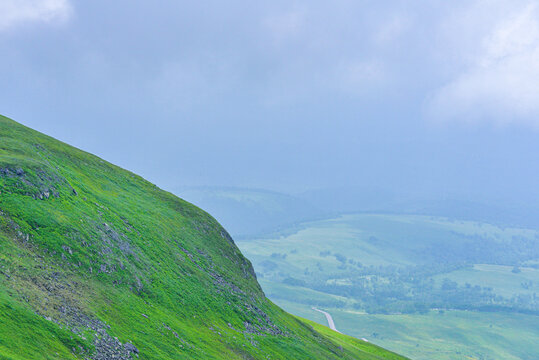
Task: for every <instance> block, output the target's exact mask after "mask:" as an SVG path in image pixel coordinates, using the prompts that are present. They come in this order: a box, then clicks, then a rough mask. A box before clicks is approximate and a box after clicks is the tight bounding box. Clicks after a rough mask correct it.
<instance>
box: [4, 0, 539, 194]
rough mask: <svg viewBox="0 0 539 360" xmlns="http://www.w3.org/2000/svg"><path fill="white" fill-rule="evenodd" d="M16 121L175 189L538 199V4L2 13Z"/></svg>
mask: <svg viewBox="0 0 539 360" xmlns="http://www.w3.org/2000/svg"><path fill="white" fill-rule="evenodd" d="M0 14H1V17H2V19H1V21H0V53H1V56H0V81H1V87H0V113H2V114H4V115H6V116H9V117H11V118H13V119H15V120H17V121H19V122H21V123H24V124H25V125H27V126H30V127H32V128H35V129H37V130H39V131H42V132H45V133H47V134H49V135H52V136H54V137H56V138H58V139H61V140H63V141H65V142H68V143H70V144H72V145H75V146H77V147H79V148H82V149H84V150H86V151H89V152H92V153H95V154H97V155H99V156H101V157H103V158H105V159H107V160H109V161H111V162H114V163H116V164H118V165H120V166H122V167H124V168H127V169H129V170H132V171H134V172H137V173H139V174H141V175H143V176H145V177H146V178H148V179H149V180H151V181H153V182H155V183H157V184H158V185H159V186H161V187H164V188H167V189H173V188H175V187H178V186H183V185H227V186H248V187H259V188H269V189H274V190H280V191H288V192H294V191H302V190H306V189H313V188H318V187H330V186H331V187H334V186H364V187H379V188H384V189H389V190H392V191H397V192H407V193H413V194H429V196H431V195H432V196H434V197H441V198H443V197H460V198H477V199H481V198H484V197H488V198H497V197H499V198H506V199H511V198H515V199H516V198H519V199H529V200H530V201H537V200H539V190H538V186H537V184H538V183H539V1H529V0H522V1H521V0H499V1H495V0H492V1H488V0H465V1H459V0H455V1H443V0H438V1H437V0H429V1H426V0H425V1H413V2H410V1H379V0H377V1H358V0H355V1H342V0H335V1H313V0H309V1H293V0H287V1H274V0H272V1H234V0H230V1H220V0H219V1H196V2H195V1H178V0H159V1H151V2H150V1H133V0H114V1H110V0H106V1H105V0H91V1H87V0H86V1H83V0H0Z"/></svg>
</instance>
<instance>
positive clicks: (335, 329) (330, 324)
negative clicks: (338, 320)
mask: <svg viewBox="0 0 539 360" xmlns="http://www.w3.org/2000/svg"><path fill="white" fill-rule="evenodd" d="M313 310H315V311H318V312H321V313H322V314H324V315H326V319H327V321H328V325H329V328H330V329H331V330H334V331H336V332H338V333H341V332H340V331H339V330H337V328H336V327H335V322H334V321H333V318H332V317H331V315H330V314H329V313H328V312H325V311H323V310H319V309H317V308H315V307H313Z"/></svg>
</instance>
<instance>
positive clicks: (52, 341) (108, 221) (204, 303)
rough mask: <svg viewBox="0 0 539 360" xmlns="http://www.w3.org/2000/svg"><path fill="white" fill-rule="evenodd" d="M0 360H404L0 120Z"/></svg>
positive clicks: (138, 196)
mask: <svg viewBox="0 0 539 360" xmlns="http://www.w3.org/2000/svg"><path fill="white" fill-rule="evenodd" d="M0 323H1V324H2V326H0V358H2V359H70V358H72V359H76V358H79V359H82V358H85V359H86V358H92V359H111V358H116V359H129V358H135V357H139V358H141V359H178V358H185V359H197V358H199V359H223V358H226V359H246V358H248V359H314V358H316V359H337V358H338V359H342V358H344V359H401V358H402V357H399V356H398V355H395V354H393V353H390V352H387V351H384V350H381V349H380V348H378V347H376V346H374V345H369V344H365V343H362V342H361V341H359V340H355V339H353V338H350V337H347V336H340V335H339V336H336V335H334V334H331V333H328V332H327V331H326V330H323V329H322V330H321V328H320V327H319V326H315V328H313V325H312V324H308V323H306V322H304V321H302V320H299V319H297V318H295V317H293V316H291V315H289V314H287V313H285V312H284V311H282V310H281V309H280V308H278V307H277V306H275V305H273V304H272V303H271V302H270V301H269V300H267V299H266V297H265V296H264V293H263V292H262V290H261V288H260V286H259V284H258V282H257V280H256V277H255V273H254V271H253V268H252V266H251V263H250V262H249V261H248V260H247V259H246V258H245V257H244V256H243V255H242V254H241V252H240V251H239V250H238V248H237V247H236V245H235V244H234V242H233V240H232V238H231V237H230V236H229V235H228V233H227V232H226V231H225V230H224V229H223V228H222V227H221V226H220V225H219V224H218V223H217V221H216V220H215V219H214V218H212V217H211V216H210V215H208V214H207V213H205V212H204V211H202V210H200V209H198V208H197V207H195V206H193V205H191V204H189V203H187V202H185V201H183V200H181V199H179V198H177V197H175V196H174V195H172V194H170V193H167V192H165V191H162V190H160V189H159V188H157V187H156V186H155V185H153V184H151V183H149V182H147V181H145V180H144V179H142V178H141V177H139V176H137V175H135V174H132V173H130V172H128V171H125V170H123V169H121V168H119V167H117V166H114V165H112V164H110V163H107V162H105V161H104V160H102V159H99V158H98V157H95V156H93V155H91V154H87V153H85V152H83V151H80V150H77V149H75V148H73V147H70V146H68V145H66V144H63V143H61V142H59V141H56V140H54V139H52V138H50V137H47V136H45V135H42V134H40V133H38V132H36V131H33V130H31V129H28V128H26V127H24V126H21V125H19V124H17V123H15V122H13V121H11V120H9V119H7V118H4V117H0Z"/></svg>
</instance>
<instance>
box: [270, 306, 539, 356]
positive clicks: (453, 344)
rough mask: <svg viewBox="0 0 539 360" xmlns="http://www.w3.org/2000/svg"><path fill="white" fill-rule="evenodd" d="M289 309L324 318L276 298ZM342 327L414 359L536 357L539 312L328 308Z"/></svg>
mask: <svg viewBox="0 0 539 360" xmlns="http://www.w3.org/2000/svg"><path fill="white" fill-rule="evenodd" d="M276 303H277V304H279V305H280V306H282V307H283V308H284V309H285V310H287V311H289V312H291V313H294V314H297V315H299V316H301V317H304V318H307V319H310V320H313V321H316V322H318V323H322V324H325V323H326V319H325V317H324V315H322V314H320V313H319V312H316V311H314V310H312V309H311V308H310V307H308V306H306V305H303V304H298V303H294V302H290V301H284V300H276ZM325 310H327V311H329V312H330V313H331V315H332V316H333V319H334V321H335V325H336V327H337V329H338V330H339V331H341V332H344V333H346V334H349V335H351V336H354V337H357V338H366V339H367V340H369V341H370V342H371V343H374V344H377V345H380V346H382V347H384V348H386V349H390V350H393V351H395V352H398V353H400V354H404V355H406V356H408V357H410V358H411V359H414V360H431V359H440V360H454V359H477V360H534V359H536V356H537V354H538V353H539V342H538V341H537V339H538V338H539V317H537V316H530V315H522V314H514V313H483V312H474V311H445V312H443V313H439V312H438V311H431V312H429V313H428V314H424V315H418V314H414V315H369V314H365V313H362V312H360V311H355V310H343V309H331V308H325Z"/></svg>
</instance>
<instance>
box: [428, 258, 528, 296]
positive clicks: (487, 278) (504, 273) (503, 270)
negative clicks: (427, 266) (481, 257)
mask: <svg viewBox="0 0 539 360" xmlns="http://www.w3.org/2000/svg"><path fill="white" fill-rule="evenodd" d="M519 270H520V272H518V273H514V272H513V267H512V266H503V265H490V264H475V265H474V266H473V268H471V269H462V270H457V271H453V272H450V273H447V274H443V275H438V276H435V277H434V279H435V280H437V281H442V279H443V278H448V279H450V280H452V281H456V282H457V283H458V284H460V285H464V284H466V283H468V284H471V285H480V286H488V287H491V288H492V289H493V291H494V292H495V293H496V294H499V295H501V296H505V297H509V298H510V297H512V296H514V295H532V296H533V294H534V293H539V270H538V269H535V268H530V267H520V268H519Z"/></svg>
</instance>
